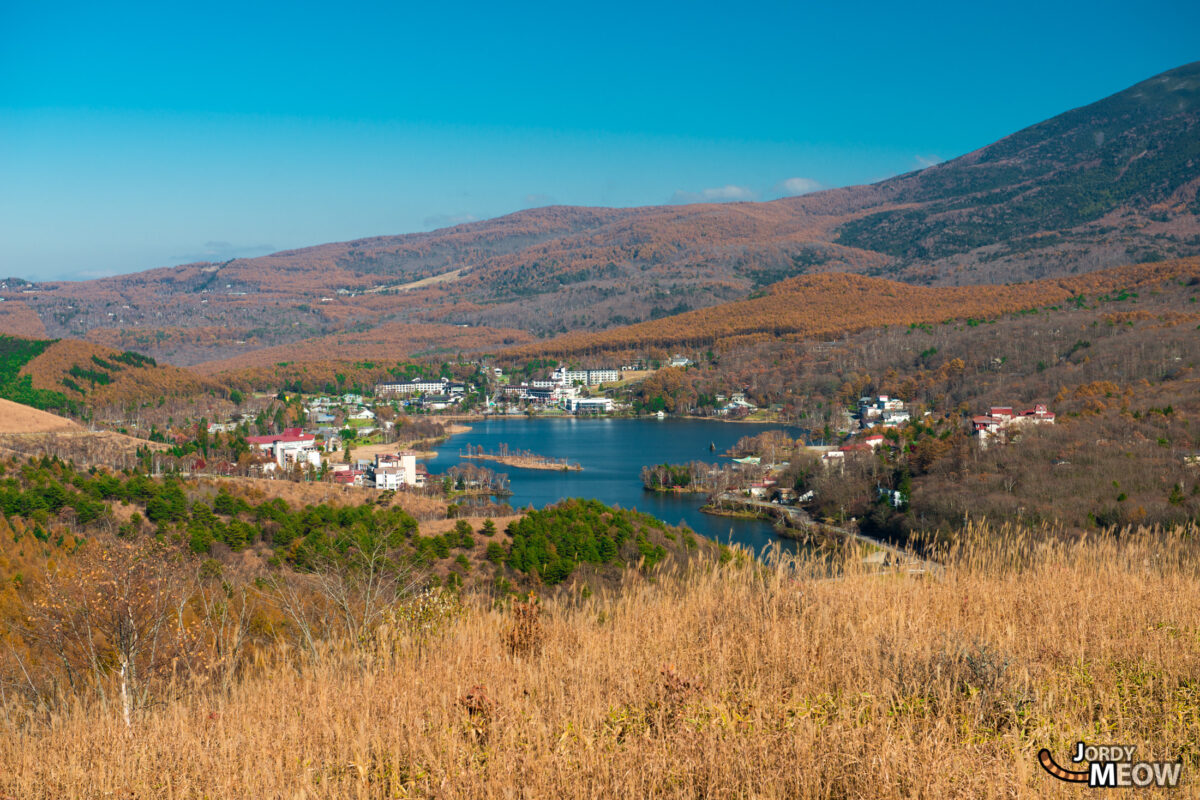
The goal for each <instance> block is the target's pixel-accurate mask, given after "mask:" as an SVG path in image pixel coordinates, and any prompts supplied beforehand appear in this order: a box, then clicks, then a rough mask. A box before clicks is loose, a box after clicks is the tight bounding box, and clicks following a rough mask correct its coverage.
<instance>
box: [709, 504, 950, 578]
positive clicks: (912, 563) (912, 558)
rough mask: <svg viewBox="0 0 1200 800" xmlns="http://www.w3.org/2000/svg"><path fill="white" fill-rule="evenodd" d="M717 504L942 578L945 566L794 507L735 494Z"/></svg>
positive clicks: (912, 570) (910, 570) (914, 570)
mask: <svg viewBox="0 0 1200 800" xmlns="http://www.w3.org/2000/svg"><path fill="white" fill-rule="evenodd" d="M716 500H717V502H720V503H724V502H728V503H736V504H737V505H741V506H746V507H749V508H758V509H762V510H764V511H768V512H770V513H771V514H773V515H775V516H781V517H783V518H785V519H786V520H787V522H788V524H789V525H791V526H792V527H794V528H812V527H818V528H820V529H821V530H822V531H832V532H833V533H836V534H838V535H840V536H844V537H846V538H847V539H853V540H854V541H857V542H859V543H860V544H863V545H867V546H868V547H873V548H877V549H879V550H882V551H884V552H885V553H888V554H889V555H890V556H891V557H892V558H893V559H895V561H896V562H897V563H899V564H900V565H902V566H906V567H908V571H909V572H933V573H937V574H940V573H941V570H942V566H941V565H940V564H938V563H936V562H934V561H929V560H928V559H923V558H921V557H919V556H917V555H914V554H913V553H910V552H909V551H907V550H904V549H902V548H899V547H896V546H895V545H891V544H888V543H887V542H881V541H879V540H878V539H872V538H871V537H870V536H866V535H864V534H862V533H859V532H858V531H854V530H850V529H848V528H841V527H838V526H836V525H825V524H818V523H817V522H816V520H814V519H813V518H812V516H810V515H809V513H808V512H807V511H805V510H804V509H802V508H796V507H795V506H784V505H780V504H779V503H768V502H767V501H765V500H755V499H753V498H749V497H745V496H743V495H740V494H734V493H733V492H723V493H722V494H719V495H717V497H716Z"/></svg>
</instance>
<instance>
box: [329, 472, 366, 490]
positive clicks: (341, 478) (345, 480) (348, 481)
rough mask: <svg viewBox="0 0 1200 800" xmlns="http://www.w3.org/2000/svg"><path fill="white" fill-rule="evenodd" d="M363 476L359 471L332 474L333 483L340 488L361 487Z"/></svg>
mask: <svg viewBox="0 0 1200 800" xmlns="http://www.w3.org/2000/svg"><path fill="white" fill-rule="evenodd" d="M364 474H365V473H364V472H363V471H362V470H361V469H343V470H340V471H338V472H334V473H333V482H334V483H337V484H340V485H342V486H362V485H363V475H364Z"/></svg>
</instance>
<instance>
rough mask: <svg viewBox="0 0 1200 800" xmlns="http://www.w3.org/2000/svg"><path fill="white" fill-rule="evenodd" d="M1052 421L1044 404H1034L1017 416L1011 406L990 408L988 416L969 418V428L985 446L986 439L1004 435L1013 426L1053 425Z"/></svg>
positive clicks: (1052, 417) (1052, 416)
mask: <svg viewBox="0 0 1200 800" xmlns="http://www.w3.org/2000/svg"><path fill="white" fill-rule="evenodd" d="M1054 419H1055V416H1054V412H1053V411H1050V410H1049V409H1048V408H1046V404H1045V403H1036V404H1035V405H1034V406H1033V408H1030V409H1027V410H1025V411H1022V412H1021V413H1019V414H1018V413H1016V412H1015V411H1013V409H1012V406H992V407H991V409H989V413H988V414H985V415H981V416H977V417H971V428H972V429H973V430H974V431H975V433H976V434H977V435H978V436H979V437H980V442H981V444H985V443H986V442H987V439H988V437H991V436H997V435H1005V434H1006V433H1007V430H1008V429H1009V428H1011V427H1013V426H1014V425H1015V426H1021V425H1041V424H1048V425H1053V424H1054Z"/></svg>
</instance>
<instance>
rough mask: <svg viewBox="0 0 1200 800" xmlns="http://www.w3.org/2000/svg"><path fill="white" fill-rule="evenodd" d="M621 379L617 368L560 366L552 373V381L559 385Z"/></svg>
mask: <svg viewBox="0 0 1200 800" xmlns="http://www.w3.org/2000/svg"><path fill="white" fill-rule="evenodd" d="M619 380H621V373H620V372H618V371H617V370H615V369H567V368H566V367H559V368H558V369H556V370H554V372H553V373H551V375H550V381H551V383H553V384H556V385H559V386H574V385H575V384H577V383H579V384H583V385H584V386H599V385H600V384H602V383H616V382H617V381H619Z"/></svg>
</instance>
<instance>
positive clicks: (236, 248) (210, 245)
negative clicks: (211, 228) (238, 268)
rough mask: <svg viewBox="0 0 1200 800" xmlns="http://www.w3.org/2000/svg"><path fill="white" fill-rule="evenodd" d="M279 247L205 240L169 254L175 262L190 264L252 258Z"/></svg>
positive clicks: (266, 253) (269, 252)
mask: <svg viewBox="0 0 1200 800" xmlns="http://www.w3.org/2000/svg"><path fill="white" fill-rule="evenodd" d="M278 249H279V248H277V247H275V246H274V245H271V244H232V243H230V242H205V243H204V244H202V245H200V246H199V247H196V248H192V249H190V250H188V251H185V252H184V253H182V254H180V255H175V256H171V261H173V262H174V263H176V264H191V263H194V262H197V261H211V262H214V263H216V262H221V261H230V260H232V259H235V258H254V257H255V256H265V255H269V254H271V253H274V252H276V251H277V250H278Z"/></svg>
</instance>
